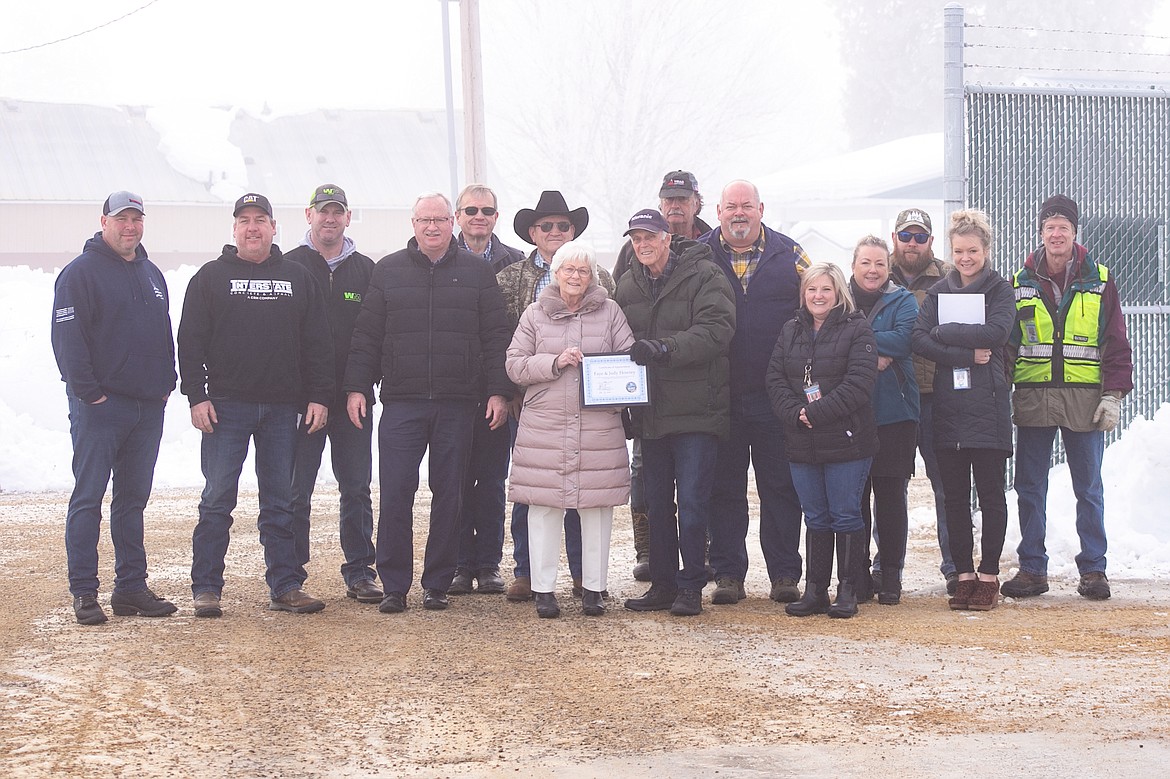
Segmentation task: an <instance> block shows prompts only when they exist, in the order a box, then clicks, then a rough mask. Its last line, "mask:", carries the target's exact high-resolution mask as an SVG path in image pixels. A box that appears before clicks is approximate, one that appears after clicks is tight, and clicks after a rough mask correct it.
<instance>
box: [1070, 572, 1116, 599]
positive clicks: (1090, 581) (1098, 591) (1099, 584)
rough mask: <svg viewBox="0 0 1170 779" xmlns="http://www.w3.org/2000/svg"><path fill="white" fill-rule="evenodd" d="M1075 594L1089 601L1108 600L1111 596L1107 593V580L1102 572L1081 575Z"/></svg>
mask: <svg viewBox="0 0 1170 779" xmlns="http://www.w3.org/2000/svg"><path fill="white" fill-rule="evenodd" d="M1077 593H1078V594H1080V596H1081V597H1082V598H1088V599H1089V600H1109V596H1110V595H1112V594H1113V593H1111V592H1110V591H1109V578H1108V577H1107V576H1105V572H1104V571H1089V572H1088V573H1082V574H1081V582H1080V584H1078V585H1077Z"/></svg>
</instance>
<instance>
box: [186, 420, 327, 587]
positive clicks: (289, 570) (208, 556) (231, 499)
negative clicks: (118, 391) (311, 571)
mask: <svg viewBox="0 0 1170 779" xmlns="http://www.w3.org/2000/svg"><path fill="white" fill-rule="evenodd" d="M211 403H212V405H213V406H214V407H215V413H216V416H217V417H218V419H219V421H218V422H217V423H216V424H215V427H214V431H213V432H211V433H204V434H203V445H202V447H201V450H200V459H201V461H202V464H203V476H204V478H205V479H206V480H207V481H206V485H205V486H204V488H203V497H202V499H201V500H200V501H199V522H198V523H197V524H196V525H195V532H194V533H193V534H192V536H191V557H192V559H191V592H192V593H194V594H196V595H198V594H199V593H201V592H214V593H216V594H219V593H221V592H222V591H223V568H224V557H225V555H227V550H228V542H229V540H230V537H231V527H232V510H233V509H235V507H236V498H237V495H238V492H239V487H240V473H241V471H243V469H244V459H245V458H246V457H247V456H248V441H249V439H251V440H254V441H255V442H256V486H257V488H258V490H259V498H260V516H259V518H258V520H257V522H256V526H257V527H258V528H259V530H260V543H261V544H262V545H263V546H264V565H265V569H266V570H265V575H264V578H265V580H266V581H267V582H268V591H269V593H270V595H271V597H273V598H279V597H280V596H281V595H284V594H285V593H286V592H289V591H291V590H295V589H297V588H298V587H300V586H301V582H303V581H304V580H305V569H304V568H303V567H301V565H300V563H299V562H298V560H297V548H296V539H295V538H294V536H293V511H292V502H293V501H292V474H293V457H294V454H295V452H296V446H297V422H298V417H299V416H300V411H301V409H300V408H298V407H297V406H294V405H292V404H291V403H248V402H244V401H238V400H228V399H224V398H220V399H213V400H212V401H211Z"/></svg>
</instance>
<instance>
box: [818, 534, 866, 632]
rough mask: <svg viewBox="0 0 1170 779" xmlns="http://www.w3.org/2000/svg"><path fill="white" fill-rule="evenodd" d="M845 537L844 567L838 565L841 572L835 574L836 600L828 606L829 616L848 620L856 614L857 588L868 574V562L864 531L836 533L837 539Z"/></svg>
mask: <svg viewBox="0 0 1170 779" xmlns="http://www.w3.org/2000/svg"><path fill="white" fill-rule="evenodd" d="M842 536H844V537H845V545H844V546H845V558H844V565H843V566H841V565H840V561H839V562H838V565H839V567H840V568H842V569H843V570H839V571H838V574H837V578H838V584H837V599H836V600H835V601H833V605H831V606H829V612H828V613H829V616H830V617H833V618H836V619H849V618H850V617H853V616H855V615H856V614H857V587H858V583H859V582H860V581H861V578H862V576H863V575H864V574H866V573H869V562H868V561H867V560H866V559H865V558H866V557H868V554H867V551H868V550H866V548H865V547H866V543H865V541H866V538H865V531H864V530H855V531H853V532H851V533H838V534H837V538H838V539H840V538H841V537H842Z"/></svg>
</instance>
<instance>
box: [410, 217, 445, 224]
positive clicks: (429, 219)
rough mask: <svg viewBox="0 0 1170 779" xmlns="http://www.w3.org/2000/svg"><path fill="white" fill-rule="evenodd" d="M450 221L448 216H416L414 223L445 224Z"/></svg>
mask: <svg viewBox="0 0 1170 779" xmlns="http://www.w3.org/2000/svg"><path fill="white" fill-rule="evenodd" d="M450 221H451V217H449V216H416V217H414V223H415V224H416V225H445V224H447V223H448V222H450Z"/></svg>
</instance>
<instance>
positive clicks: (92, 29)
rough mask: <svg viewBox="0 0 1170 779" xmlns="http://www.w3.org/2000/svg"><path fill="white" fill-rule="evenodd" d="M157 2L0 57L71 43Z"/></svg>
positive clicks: (1, 54)
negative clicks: (85, 28) (79, 30)
mask: <svg viewBox="0 0 1170 779" xmlns="http://www.w3.org/2000/svg"><path fill="white" fill-rule="evenodd" d="M158 1H159V0H150V2H148V3H147V4H146V5H143V6H140V7H138V8H135V9H134V10H133V11H130V12H128V13H124V14H122V15H121V16H119V17H118V18H117V19H111V20H110V21H108V22H103V23H102V24H99V25H97V26H96V27H90V28H89V29H88V30H82V31H81V32H75V33H73V34H72V35H66V36H65V37H64V38H58V39H56V40H53V41H45V42H44V43H37V44H33V45H32V46H25V47H24V48H21V49H11V50H9V51H0V56H3V55H5V54H20V53H21V52H23V51H32V50H33V49H43V48H45V47H46V46H53V45H55V44H58V43H64V42H65V41H71V40H73V39H74V38H80V37H81V36H83V35H89V34H90V33H91V32H95V31H97V30H100V29H102V28H103V27H109V26H110V25H111V24H114V23H115V22H120V21H122V20H123V19H127V18H129V17H131V16H133V15H134V14H136V13H138V12H139V11H143V10H146V9H147V8H150V7H151V6H152V5H154V4H155V3H157V2H158Z"/></svg>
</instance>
